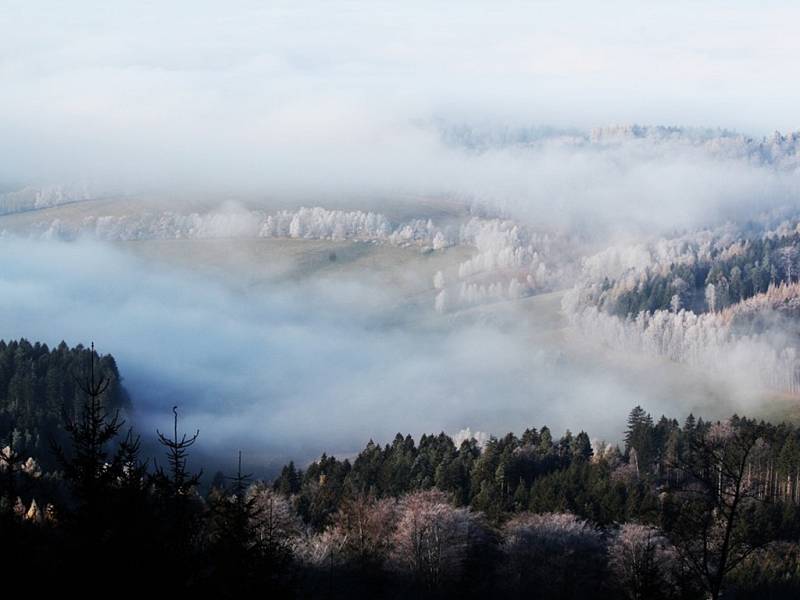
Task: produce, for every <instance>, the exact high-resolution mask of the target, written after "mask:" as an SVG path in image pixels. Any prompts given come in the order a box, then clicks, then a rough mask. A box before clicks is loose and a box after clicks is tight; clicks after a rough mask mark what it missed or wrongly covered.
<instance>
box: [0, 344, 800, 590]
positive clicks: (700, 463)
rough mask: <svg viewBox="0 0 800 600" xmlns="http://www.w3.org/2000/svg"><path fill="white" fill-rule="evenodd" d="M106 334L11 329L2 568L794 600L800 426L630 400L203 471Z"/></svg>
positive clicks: (286, 584) (87, 582) (205, 579)
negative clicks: (569, 417)
mask: <svg viewBox="0 0 800 600" xmlns="http://www.w3.org/2000/svg"><path fill="white" fill-rule="evenodd" d="M121 381H122V379H121V377H120V374H119V372H118V370H117V367H116V364H115V361H114V359H113V358H112V357H111V356H107V355H106V356H103V355H99V354H97V353H96V352H95V351H94V348H93V347H91V348H88V349H87V348H84V347H81V346H78V347H76V348H68V347H67V346H66V345H65V344H63V343H62V344H61V345H59V346H58V347H57V348H55V349H52V350H51V349H49V348H48V347H47V346H46V345H43V344H31V343H29V342H27V341H26V340H20V341H14V342H8V343H6V342H2V343H0V401H1V402H2V404H0V425H1V426H2V429H0V442H2V443H1V444H0V448H1V449H0V474H1V475H2V477H1V478H0V479H1V480H2V495H1V498H2V499H1V500H0V512H2V516H1V518H0V527H2V539H3V544H2V546H1V547H2V553H3V557H2V564H3V565H4V571H5V572H7V573H13V574H15V575H14V577H24V578H27V580H30V581H38V582H41V585H42V586H54V587H55V588H57V589H59V590H61V591H62V592H63V591H69V592H73V591H74V592H78V593H82V594H83V595H88V596H90V597H91V596H93V595H99V594H101V592H102V591H103V590H108V589H120V590H122V589H124V590H126V592H127V591H130V592H136V593H158V594H159V595H160V594H167V593H178V592H181V593H193V594H197V595H200V596H201V597H207V596H214V597H239V596H241V595H242V594H245V593H247V594H253V593H263V594H267V595H268V597H287V598H292V597H295V598H317V597H322V598H344V597H348V598H349V597H364V598H383V597H385V598H396V597H397V598H399V597H405V596H408V595H409V594H410V595H412V596H414V597H430V598H444V597H487V596H488V597H531V596H533V597H541V598H582V597H592V598H633V599H640V598H676V599H677V598H687V599H690V598H707V597H710V598H755V597H768V598H792V597H796V591H797V589H798V587H799V586H800V545H799V544H798V542H797V540H798V537H799V536H800V512H799V511H798V505H799V504H800V429H798V428H797V427H795V426H793V425H789V424H785V423H782V424H770V423H765V422H761V421H755V420H751V419H748V418H745V417H740V416H735V415H734V416H731V418H730V419H728V420H726V421H715V422H711V421H705V420H703V419H702V418H700V417H695V416H693V415H688V416H687V417H685V418H684V419H683V420H682V421H678V420H675V419H672V418H668V417H665V416H662V417H660V418H658V419H654V418H653V417H652V416H651V415H650V414H648V413H647V412H646V411H645V410H644V409H643V408H641V407H638V406H637V407H635V408H633V409H632V410H631V412H630V414H629V417H628V421H627V423H626V426H625V438H624V443H623V444H620V445H612V444H605V443H603V442H598V441H592V440H591V439H590V436H589V434H588V433H586V432H583V431H581V432H579V433H572V432H570V431H566V432H564V433H563V434H560V433H555V432H552V431H551V430H550V429H549V428H548V427H547V426H546V425H545V424H537V426H535V427H534V426H529V427H527V428H524V430H523V431H522V433H521V435H515V434H514V433H509V434H507V435H505V436H504V437H500V438H494V437H492V438H489V439H488V440H486V441H485V442H484V443H482V444H479V443H478V441H476V440H475V439H474V438H473V439H465V440H463V441H462V442H461V443H460V444H459V445H456V443H455V442H454V440H453V438H451V437H449V436H447V435H445V434H444V433H440V434H438V435H436V434H434V435H423V436H422V437H421V438H420V439H419V440H415V439H414V438H412V437H411V436H408V435H406V436H404V435H402V434H400V433H398V434H397V436H396V437H395V439H394V440H392V441H391V442H390V443H386V444H380V443H375V442H373V441H369V443H368V444H367V445H366V446H365V447H364V449H363V450H362V451H361V452H360V453H359V454H358V455H357V456H356V457H355V458H353V459H352V460H348V459H344V460H340V459H337V458H335V457H333V456H326V455H324V454H323V455H322V456H321V457H320V458H319V459H318V460H316V461H314V462H312V463H311V464H309V465H307V466H304V467H298V466H296V465H295V464H294V463H289V464H288V465H286V466H284V467H283V469H282V470H281V471H280V473H279V474H278V475H277V477H275V478H274V479H273V480H272V481H257V480H254V479H253V478H252V476H250V475H249V474H248V471H247V466H248V464H247V462H248V461H247V457H246V456H244V457H243V456H242V455H241V453H240V454H239V456H238V459H237V460H232V461H231V469H230V470H229V472H227V473H217V474H215V475H209V474H205V473H203V472H202V470H201V465H199V464H197V463H196V461H194V460H193V459H192V452H193V450H194V449H195V448H196V446H197V445H201V444H202V443H203V432H197V431H194V432H184V431H183V430H182V429H181V424H180V414H179V411H178V409H177V408H175V409H174V411H173V412H174V421H173V427H172V428H171V429H170V430H169V431H164V432H162V431H158V432H152V433H153V434H154V435H155V437H156V439H157V441H158V442H159V444H160V446H161V448H162V450H163V453H162V456H153V457H150V456H144V455H143V452H142V450H141V438H140V435H151V432H135V431H133V430H132V429H130V428H129V427H128V426H127V424H126V423H125V420H124V418H125V412H126V409H128V408H129V406H130V400H129V398H128V396H127V394H126V393H125V390H124V388H123V387H122V384H121Z"/></svg>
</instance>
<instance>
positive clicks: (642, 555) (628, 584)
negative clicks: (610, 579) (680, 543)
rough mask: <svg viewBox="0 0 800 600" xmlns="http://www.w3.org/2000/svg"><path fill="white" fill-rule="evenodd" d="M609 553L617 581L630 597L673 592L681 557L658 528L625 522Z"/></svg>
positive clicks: (646, 599) (641, 598)
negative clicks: (676, 568)
mask: <svg viewBox="0 0 800 600" xmlns="http://www.w3.org/2000/svg"><path fill="white" fill-rule="evenodd" d="M608 554H609V563H610V567H611V570H612V572H613V573H614V576H615V581H616V583H617V585H618V587H619V588H620V589H621V590H622V592H623V593H624V594H625V596H626V597H627V598H629V599H630V600H651V599H656V598H669V597H670V596H671V595H672V592H673V590H674V589H675V585H674V583H675V582H674V581H673V580H672V575H673V571H674V567H675V563H676V559H677V557H676V555H675V549H674V548H673V547H672V545H671V544H670V543H669V541H668V540H667V538H666V537H664V534H663V533H662V532H661V531H659V530H658V529H656V528H655V527H650V526H647V525H640V524H638V523H625V524H624V525H623V526H622V527H621V528H620V530H619V532H618V533H617V535H616V536H614V539H613V540H612V541H611V543H610V544H609V548H608Z"/></svg>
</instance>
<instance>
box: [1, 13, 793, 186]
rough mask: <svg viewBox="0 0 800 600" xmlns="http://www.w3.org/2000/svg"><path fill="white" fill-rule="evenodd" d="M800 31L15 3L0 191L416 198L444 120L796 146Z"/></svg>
mask: <svg viewBox="0 0 800 600" xmlns="http://www.w3.org/2000/svg"><path fill="white" fill-rule="evenodd" d="M798 21H800V7H798V6H797V4H796V3H791V2H759V3H755V2H730V1H728V2H703V3H699V2H682V1H676V2H669V3H646V2H617V1H611V2H603V3H597V2H504V3H477V2H458V3H457V4H454V3H451V2H424V3H421V2H402V3H398V2H369V3H359V2H268V3H264V2H246V1H243V2H227V3H219V2H205V1H193V2H124V1H122V2H115V3H113V4H109V3H104V2H85V1H77V2H70V3H63V2H46V1H43V2H36V1H34V2H31V1H28V0H25V1H17V0H7V1H6V2H4V3H3V4H2V6H0V80H2V81H3V93H2V94H0V183H3V184H5V185H12V184H19V183H23V184H24V183H28V182H42V181H44V182H48V183H53V182H60V181H62V180H72V179H81V178H82V179H88V180H91V181H101V182H103V183H106V184H110V183H113V184H114V185H117V186H123V187H125V186H127V187H136V186H148V185H150V186H156V187H159V186H160V187H165V186H166V187H168V186H184V187H185V186H190V185H195V186H198V187H206V188H207V187H209V186H218V187H219V189H237V190H238V189H240V188H248V189H252V190H254V191H256V192H259V193H268V192H286V191H291V190H292V189H295V188H296V187H297V186H299V185H300V184H299V183H298V182H304V185H305V187H304V188H303V190H304V191H308V185H309V180H310V181H311V182H313V184H314V186H315V187H313V188H312V189H318V190H324V189H327V190H330V189H337V188H339V187H342V188H344V189H346V190H347V191H352V189H351V187H348V184H353V182H354V181H355V182H357V183H358V185H360V186H361V187H362V188H364V189H370V186H373V187H374V186H375V185H377V183H376V180H378V181H379V182H380V183H381V185H382V186H383V188H382V189H384V190H385V189H386V187H387V186H388V185H389V184H387V182H390V183H391V187H392V189H402V188H403V186H404V185H407V182H408V180H409V179H410V178H413V177H414V176H415V173H417V172H419V171H423V178H424V179H425V180H426V181H427V180H428V179H431V180H434V181H435V180H438V179H446V178H447V177H452V173H451V172H450V170H448V168H447V164H448V163H447V160H448V155H447V153H446V152H444V151H443V150H442V149H441V147H440V140H439V139H438V137H437V136H436V134H435V132H433V131H431V129H430V128H429V127H427V124H429V123H431V121H432V120H436V119H445V120H446V121H448V122H454V123H462V122H463V123H478V124H482V123H489V124H506V125H508V124H510V125H512V126H520V125H525V126H529V125H535V126H550V127H557V128H567V129H571V128H579V129H586V128H590V127H595V126H604V125H609V124H620V123H623V124H627V123H646V124H676V125H687V126H710V127H722V128H731V129H736V130H739V131H742V132H744V133H747V134H749V135H756V136H760V135H765V134H770V133H771V132H772V131H774V130H781V131H788V130H791V129H795V128H797V127H798V123H797V116H796V106H797V105H798V101H800V81H798V80H797V78H796V77H793V76H792V75H793V73H794V72H795V71H796V57H797V56H798V55H800V39H799V38H798V36H797V35H796V31H795V24H796V23H797V22H798ZM415 157H416V158H415ZM440 165H441V166H440ZM353 185H354V184H353ZM415 191H417V190H415Z"/></svg>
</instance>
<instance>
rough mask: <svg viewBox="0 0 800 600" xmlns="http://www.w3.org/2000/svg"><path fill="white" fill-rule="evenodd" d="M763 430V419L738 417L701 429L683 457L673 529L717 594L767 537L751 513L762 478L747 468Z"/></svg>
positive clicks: (688, 563) (691, 564)
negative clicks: (761, 422) (683, 475)
mask: <svg viewBox="0 0 800 600" xmlns="http://www.w3.org/2000/svg"><path fill="white" fill-rule="evenodd" d="M762 433H763V426H762V425H759V424H757V423H756V422H755V421H751V420H747V419H739V418H736V417H734V418H733V419H731V420H730V421H727V422H721V423H716V424H713V425H712V426H711V427H709V428H708V429H707V430H705V431H700V432H697V433H696V434H695V435H694V436H693V438H692V440H691V442H690V451H689V452H686V453H684V454H683V455H682V456H681V458H680V460H679V464H678V467H679V468H681V469H682V470H683V471H684V473H686V474H687V477H686V478H685V479H684V482H683V483H682V485H681V487H680V488H679V489H678V490H677V491H676V493H675V494H674V495H673V498H672V501H673V502H674V505H673V508H674V513H675V514H674V517H673V522H672V523H671V526H670V527H669V529H670V535H671V537H672V539H673V541H674V542H675V545H676V548H677V550H678V553H679V556H680V558H681V559H682V562H683V564H684V565H685V567H686V568H687V569H688V570H689V572H691V573H692V574H693V575H694V576H695V577H696V578H697V579H698V580H699V581H700V582H701V583H702V585H703V587H704V588H705V590H706V592H707V593H708V595H709V597H710V598H712V599H713V600H716V599H717V598H719V596H720V593H721V591H722V589H723V586H724V583H725V579H726V577H727V575H728V574H729V573H730V572H731V571H732V570H733V569H734V568H736V567H737V566H738V565H739V564H741V563H742V561H744V560H745V559H746V558H747V557H748V556H750V555H751V554H752V553H753V552H755V551H757V550H759V549H760V548H762V547H763V546H764V545H766V543H767V542H768V538H769V536H768V532H767V531H766V530H765V528H764V527H759V526H756V524H755V523H754V519H753V518H752V514H753V513H754V511H755V510H756V509H757V506H758V503H759V502H763V501H764V499H763V498H764V494H762V488H763V482H762V481H761V480H760V479H759V477H758V471H757V470H755V469H750V468H748V467H749V466H751V459H752V456H753V453H754V450H755V449H756V448H757V446H758V444H759V440H760V439H761V437H762Z"/></svg>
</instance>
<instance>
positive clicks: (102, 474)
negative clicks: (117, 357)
mask: <svg viewBox="0 0 800 600" xmlns="http://www.w3.org/2000/svg"><path fill="white" fill-rule="evenodd" d="M95 362H96V353H95V349H94V343H93V344H92V346H91V351H90V357H89V372H88V373H87V374H85V375H84V376H83V378H78V377H76V381H77V384H78V387H79V389H80V390H81V391H82V392H83V394H84V395H85V396H86V401H85V403H84V406H83V408H82V410H81V411H80V412H79V414H78V415H77V416H76V417H74V418H72V417H65V420H66V427H65V428H66V431H67V433H68V434H69V437H70V441H71V448H70V450H71V452H70V453H69V454H68V453H67V452H66V451H65V450H64V449H63V448H62V447H61V446H60V445H58V444H55V443H53V444H52V447H53V451H54V452H55V455H56V458H57V460H58V462H59V464H60V465H61V468H62V470H63V472H64V478H65V480H66V481H67V483H68V484H69V485H70V487H71V488H72V491H73V493H74V494H75V498H76V500H77V501H78V505H79V511H78V514H77V516H78V517H80V518H81V519H82V520H85V521H87V522H88V523H89V524H90V525H89V527H88V528H87V532H88V531H95V533H97V531H96V529H97V527H99V526H101V524H102V518H101V514H100V513H101V512H102V509H103V506H104V504H105V497H106V495H107V494H108V492H109V490H110V488H111V487H112V486H113V485H114V484H115V483H116V481H117V478H118V477H119V475H120V473H121V467H122V461H121V456H120V454H119V453H115V454H111V453H110V452H109V449H108V445H109V444H110V443H111V441H112V440H114V438H116V437H117V435H118V434H119V431H120V429H121V428H122V426H123V425H124V421H122V420H120V418H119V411H118V410H117V411H115V412H114V414H113V415H109V414H108V412H107V411H106V408H105V405H104V402H103V399H104V394H105V393H106V390H107V389H108V386H109V384H110V379H109V378H108V377H105V376H102V375H101V376H97V374H96V372H95V371H96V369H95Z"/></svg>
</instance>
